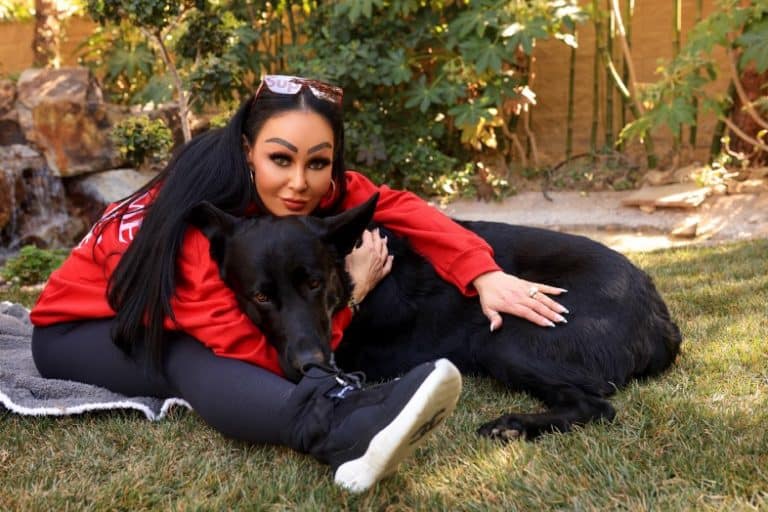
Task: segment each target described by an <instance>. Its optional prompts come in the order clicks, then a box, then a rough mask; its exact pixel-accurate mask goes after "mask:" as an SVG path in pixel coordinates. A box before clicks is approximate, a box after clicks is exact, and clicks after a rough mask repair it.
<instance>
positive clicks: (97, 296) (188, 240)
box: [31, 171, 499, 375]
mask: <svg viewBox="0 0 768 512" xmlns="http://www.w3.org/2000/svg"><path fill="white" fill-rule="evenodd" d="M346 180H347V196H346V198H345V200H344V202H343V205H342V209H343V210H348V209H350V208H353V207H355V206H357V205H359V204H362V203H363V202H365V201H366V200H367V199H369V198H370V197H371V196H372V195H373V194H374V193H375V192H379V194H380V197H379V202H378V203H377V205H376V211H375V213H374V216H373V219H374V221H375V222H377V223H379V224H381V225H383V226H386V227H387V228H389V229H391V230H392V231H393V232H394V233H396V234H398V235H400V236H404V237H405V238H407V239H408V240H409V242H410V243H411V245H412V246H413V248H414V249H415V250H416V251H417V252H419V253H420V254H422V255H423V256H424V257H425V258H427V260H429V261H430V262H431V263H432V265H433V266H434V267H435V269H436V271H437V273H438V274H439V275H440V276H442V277H443V278H444V279H445V280H447V281H449V282H451V283H453V284H454V285H456V286H457V287H458V288H459V289H460V290H461V291H462V293H464V294H465V295H471V294H473V293H474V291H473V289H472V285H471V283H472V281H473V280H474V279H475V278H476V277H477V276H479V275H481V274H484V273H486V272H490V271H493V270H498V269H499V267H498V265H497V264H496V263H495V261H494V259H493V251H492V249H491V247H490V246H489V245H488V244H487V243H486V242H485V241H484V240H482V239H481V238H479V237H478V236H477V235H475V234H474V233H472V232H470V231H468V230H466V229H464V228H462V227H461V226H459V225H458V224H456V223H455V222H453V221H452V220H451V219H449V218H448V217H446V216H445V215H443V214H442V213H441V212H439V211H438V210H436V209H435V208H433V207H431V206H429V205H428V204H426V203H425V202H424V201H423V200H421V199H419V198H418V197H417V196H416V195H414V194H412V193H410V192H404V191H396V190H392V189H390V188H389V187H387V186H380V187H377V186H376V185H374V184H373V183H372V182H371V181H370V180H368V179H367V178H365V177H364V176H363V175H361V174H359V173H357V172H354V171H347V173H346ZM154 195H155V194H154V192H153V191H150V192H148V193H147V194H144V195H143V196H141V197H139V198H137V199H136V200H134V201H133V202H132V203H131V204H130V205H129V206H128V208H127V209H126V212H125V214H124V215H123V217H122V220H121V221H120V222H119V223H118V222H109V223H107V224H106V225H105V226H104V228H103V230H102V231H101V233H100V234H99V236H98V237H94V236H93V233H92V232H91V233H88V235H86V236H85V238H83V240H82V241H81V242H80V244H79V245H78V246H77V247H75V248H74V249H73V250H72V252H71V253H70V255H69V257H68V258H67V259H66V261H65V262H64V264H63V265H62V266H61V267H60V268H59V269H58V270H56V271H55V272H54V273H53V274H51V277H50V279H49V280H48V283H47V284H46V287H45V289H44V290H43V292H42V294H41V295H40V297H39V298H38V300H37V303H36V304H35V307H34V308H33V309H32V313H31V319H32V322H33V323H34V324H35V325H36V326H41V327H44V326H49V325H52V324H56V323H60V322H72V321H78V320H89V319H97V318H111V317H114V316H115V311H114V310H112V308H111V307H110V306H109V303H108V302H107V294H106V290H107V282H108V279H109V276H110V275H111V274H112V272H113V271H114V269H115V267H116V266H117V263H118V261H119V260H120V256H121V255H122V254H123V252H125V250H126V249H127V248H128V245H129V244H130V242H131V241H132V240H133V238H134V236H135V235H136V232H137V231H138V229H139V227H140V226H141V222H142V220H143V218H144V208H145V207H146V206H147V204H149V203H150V202H151V201H152V199H153V198H154ZM116 206H117V203H115V204H111V205H109V207H107V210H106V211H107V212H109V211H111V210H113V209H114V208H115V207H116ZM209 249H210V246H209V243H208V239H207V238H206V237H205V235H203V233H202V232H201V231H200V230H198V229H197V228H195V227H190V228H188V229H187V232H186V234H185V236H184V241H183V243H182V246H181V250H180V251H179V255H178V263H177V269H178V272H177V276H178V278H177V283H176V293H175V295H174V296H173V298H172V299H171V307H172V309H173V312H174V314H175V317H176V321H175V322H174V321H172V320H171V319H170V318H166V319H165V328H166V329H169V330H180V331H184V332H186V333H187V334H189V335H191V336H192V337H194V338H196V339H198V340H200V341H201V342H202V343H203V344H205V345H206V346H207V347H209V348H210V349H211V350H213V352H214V353H216V354H217V355H220V356H223V357H231V358H234V359H240V360H243V361H247V362H249V363H253V364H256V365H259V366H261V367H264V368H266V369H268V370H271V371H273V372H275V373H277V374H280V375H282V371H281V369H280V366H279V362H278V355H277V351H276V350H275V349H274V348H273V347H272V346H271V345H270V344H269V343H268V342H267V340H266V338H265V336H264V335H263V334H262V333H261V331H259V329H258V328H257V327H256V326H254V325H253V323H252V322H251V321H250V319H248V317H246V316H245V314H243V312H242V311H241V310H240V309H239V307H238V305H237V300H236V299H235V296H234V294H233V293H232V291H231V290H230V289H229V288H228V287H227V286H226V285H225V284H224V282H223V281H222V280H221V278H220V277H219V269H218V266H217V264H216V262H215V261H214V260H213V259H211V255H210V250H209ZM351 318H352V313H351V311H350V310H349V308H345V309H343V310H342V311H340V312H339V313H337V314H336V315H335V316H334V318H333V324H332V329H333V337H332V341H331V346H332V348H334V349H335V348H336V347H337V346H338V344H339V343H340V342H341V338H342V335H343V331H344V329H345V328H346V327H347V325H349V322H350V320H351Z"/></svg>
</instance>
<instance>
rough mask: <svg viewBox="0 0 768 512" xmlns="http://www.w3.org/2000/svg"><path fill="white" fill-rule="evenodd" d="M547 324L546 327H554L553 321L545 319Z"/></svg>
mask: <svg viewBox="0 0 768 512" xmlns="http://www.w3.org/2000/svg"><path fill="white" fill-rule="evenodd" d="M547 326H548V327H554V326H555V324H554V323H552V322H551V321H550V320H547Z"/></svg>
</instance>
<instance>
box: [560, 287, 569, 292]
mask: <svg viewBox="0 0 768 512" xmlns="http://www.w3.org/2000/svg"><path fill="white" fill-rule="evenodd" d="M560 291H561V292H562V293H568V290H566V289H565V288H560Z"/></svg>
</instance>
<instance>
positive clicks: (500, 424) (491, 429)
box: [477, 416, 524, 442]
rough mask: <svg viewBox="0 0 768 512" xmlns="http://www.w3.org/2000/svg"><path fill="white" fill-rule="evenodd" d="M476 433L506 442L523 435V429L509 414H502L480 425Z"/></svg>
mask: <svg viewBox="0 0 768 512" xmlns="http://www.w3.org/2000/svg"><path fill="white" fill-rule="evenodd" d="M477 433H478V434H479V435H481V436H483V437H488V438H491V439H497V440H500V441H505V442H508V441H514V440H516V439H519V438H521V437H523V434H524V429H523V426H522V424H520V423H519V422H518V421H516V420H515V419H514V418H512V417H511V416H502V417H501V418H497V419H495V420H493V421H489V422H488V423H485V424H484V425H481V426H480V428H479V429H477Z"/></svg>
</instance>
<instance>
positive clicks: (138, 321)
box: [96, 87, 346, 367]
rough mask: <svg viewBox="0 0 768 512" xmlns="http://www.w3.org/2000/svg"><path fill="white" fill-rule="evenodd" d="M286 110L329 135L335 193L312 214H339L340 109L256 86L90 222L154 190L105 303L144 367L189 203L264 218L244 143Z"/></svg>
mask: <svg viewBox="0 0 768 512" xmlns="http://www.w3.org/2000/svg"><path fill="white" fill-rule="evenodd" d="M292 110H311V111H314V112H316V113H317V114H319V115H321V116H322V117H323V118H325V119H326V121H328V123H329V124H330V126H331V128H332V129H333V133H334V139H335V140H334V157H333V166H332V173H331V176H332V179H333V180H334V181H335V184H336V187H335V193H334V195H333V198H332V200H331V201H330V203H328V202H326V204H324V205H323V207H322V209H318V211H316V212H313V213H314V214H316V215H321V216H324V215H328V214H331V213H335V212H336V211H337V210H338V208H339V207H340V205H341V202H342V201H343V199H344V196H345V193H346V185H345V179H344V172H345V167H344V158H343V154H344V126H343V121H342V120H343V114H342V109H341V107H340V106H339V105H336V104H334V103H331V102H329V101H327V100H322V99H318V98H316V97H315V96H314V94H313V93H312V92H311V91H310V90H309V88H307V87H304V88H303V89H302V90H301V91H299V93H297V94H293V95H284V94H275V93H272V92H271V91H270V90H269V89H267V88H263V90H262V91H261V92H260V93H259V95H258V97H255V98H254V97H253V96H252V97H250V98H249V99H248V100H246V101H245V102H244V103H243V104H242V105H241V106H240V108H239V109H238V110H237V112H236V113H235V114H234V115H233V116H232V118H231V119H230V121H229V123H227V125H226V126H224V127H223V128H219V129H215V130H211V131H208V132H206V133H203V134H202V135H198V136H197V137H195V138H193V139H192V140H190V141H189V142H188V143H186V144H185V145H184V146H182V147H181V148H180V149H179V150H178V151H177V152H176V153H175V155H174V156H173V158H172V159H171V161H170V162H169V163H168V165H167V166H166V167H165V169H164V170H163V171H162V172H161V173H159V174H158V175H157V177H155V178H154V179H153V180H151V181H150V182H149V183H147V184H146V185H145V186H144V187H142V188H141V189H139V190H137V191H136V192H134V193H133V194H131V195H130V196H128V197H127V198H125V199H124V200H123V201H122V202H121V203H120V204H121V206H119V207H118V208H116V209H115V210H113V212H112V213H111V214H110V215H108V216H107V217H105V218H104V219H103V220H102V221H100V224H101V226H99V224H97V227H96V230H97V231H96V232H98V230H99V229H103V227H104V225H105V224H107V223H109V222H119V221H120V219H121V218H122V216H123V215H124V214H125V213H126V212H127V210H126V209H127V207H128V205H130V203H131V202H133V200H135V199H136V198H138V197H140V196H142V195H143V194H145V193H147V192H149V191H150V190H153V189H154V190H157V195H156V196H155V198H154V200H153V201H152V203H151V204H150V205H149V206H147V209H146V211H145V215H144V219H143V221H142V224H141V228H140V229H139V230H138V232H137V233H136V236H135V238H134V239H133V242H132V243H131V244H130V246H129V247H128V249H127V250H126V251H125V253H124V254H123V256H122V257H121V258H120V261H119V263H118V264H117V266H116V268H115V270H114V272H113V273H112V275H111V276H109V283H108V287H107V300H108V301H109V305H110V306H111V307H112V309H113V310H115V312H116V313H117V315H116V318H115V325H114V327H113V330H112V339H113V341H114V342H115V344H116V345H117V346H118V347H120V348H121V349H122V350H123V351H125V352H126V353H130V352H131V351H132V349H133V347H134V346H135V345H136V344H137V343H140V342H141V341H143V342H144V343H145V345H146V347H147V351H148V353H149V355H150V358H151V362H152V363H153V364H154V365H156V366H157V367H159V365H160V363H161V361H162V356H163V334H164V331H163V321H164V319H165V318H166V317H169V318H171V319H172V320H174V321H175V317H174V314H173V310H172V309H171V305H170V300H171V297H172V296H173V294H174V292H175V289H176V269H177V267H176V258H177V256H178V253H179V249H180V247H181V245H182V241H183V239H184V234H185V232H186V229H187V227H188V224H187V220H186V219H187V216H188V214H189V211H190V210H191V209H192V208H193V207H194V206H195V205H197V204H198V203H200V202H201V201H208V202H210V203H212V204H214V205H215V206H217V207H218V208H220V209H222V210H224V211H226V212H227V213H230V214H232V215H235V216H243V215H245V214H246V213H247V212H248V211H252V210H253V205H254V204H255V205H256V211H257V212H258V213H261V214H266V213H268V211H267V210H266V208H264V205H263V203H262V201H261V200H260V199H259V196H258V194H257V193H256V189H255V185H254V183H253V182H252V178H251V172H250V169H249V166H248V161H247V159H246V156H245V150H244V141H246V140H247V142H248V144H249V145H250V146H253V144H254V142H255V140H256V136H257V135H258V133H259V131H260V130H261V128H262V127H263V126H264V124H265V123H266V122H267V120H269V119H270V118H271V117H273V116H274V115H276V114H279V113H282V112H286V111H292ZM243 136H245V139H244V137H243ZM257 172H258V170H257Z"/></svg>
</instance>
